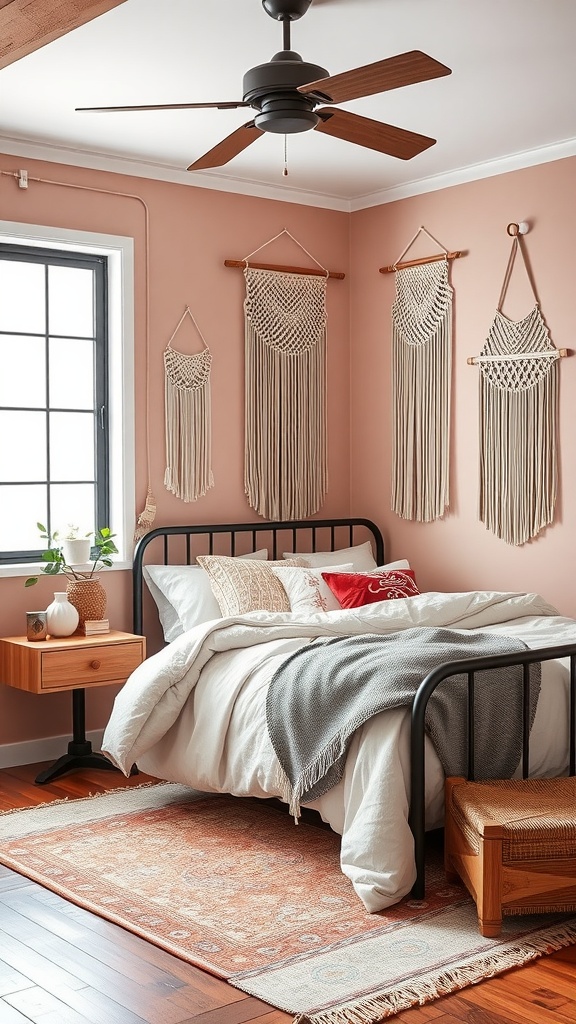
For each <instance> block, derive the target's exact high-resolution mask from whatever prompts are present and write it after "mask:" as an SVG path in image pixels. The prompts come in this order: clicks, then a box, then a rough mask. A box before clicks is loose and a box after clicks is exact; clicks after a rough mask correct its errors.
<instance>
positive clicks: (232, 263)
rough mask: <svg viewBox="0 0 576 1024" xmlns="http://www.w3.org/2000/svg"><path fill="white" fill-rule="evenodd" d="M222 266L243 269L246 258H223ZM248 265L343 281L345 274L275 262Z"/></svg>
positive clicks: (284, 272)
mask: <svg viewBox="0 0 576 1024" xmlns="http://www.w3.org/2000/svg"><path fill="white" fill-rule="evenodd" d="M224 266H225V267H240V269H241V270H244V268H245V266H246V260H224ZM248 266H249V267H252V268H253V269H254V270H278V271H280V273H282V274H312V275H314V277H333V278H335V279H336V280H337V281H343V280H344V278H345V277H346V274H343V273H341V271H339V270H329V271H328V272H326V271H324V270H320V269H319V268H315V267H314V268H307V267H282V266H279V264H277V263H248Z"/></svg>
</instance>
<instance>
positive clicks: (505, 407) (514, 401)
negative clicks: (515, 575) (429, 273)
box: [468, 224, 567, 545]
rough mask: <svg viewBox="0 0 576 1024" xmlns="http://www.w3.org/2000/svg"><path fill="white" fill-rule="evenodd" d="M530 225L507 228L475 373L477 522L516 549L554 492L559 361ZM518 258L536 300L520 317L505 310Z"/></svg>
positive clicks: (544, 514) (545, 514)
mask: <svg viewBox="0 0 576 1024" xmlns="http://www.w3.org/2000/svg"><path fill="white" fill-rule="evenodd" d="M522 229H525V230H527V225H526V226H525V225H524V224H522V225H520V226H519V225H518V224H509V225H508V233H509V234H511V235H513V241H512V249H511V252H510V257H509V259H508V265H507V267H506V272H505V275H504V283H503V286H502V291H501V293H500V299H499V301H498V306H497V308H496V313H495V316H494V320H493V321H492V326H491V327H490V331H489V333H488V337H487V339H486V342H485V344H484V347H483V349H482V351H481V353H480V355H479V356H475V357H471V358H470V359H468V362H469V363H477V364H478V365H479V368H480V374H479V378H480V379H479V385H480V395H479V398H480V509H479V515H480V520H481V521H482V522H483V523H484V525H485V526H486V528H487V529H488V530H490V531H491V532H492V533H494V534H496V536H497V537H500V538H501V539H502V540H504V541H506V543H507V544H515V545H520V544H524V543H526V541H528V540H530V538H531V537H535V536H536V535H537V534H538V533H539V532H540V530H542V529H544V527H545V526H548V525H549V524H550V523H551V522H552V521H553V519H554V509H555V504H556V494H557V475H558V460H557V409H558V368H557V360H558V357H559V356H561V355H566V354H567V352H566V350H565V349H556V348H555V347H554V346H553V344H552V342H551V340H550V335H549V332H548V328H547V326H546V324H545V322H544V318H543V316H542V313H541V312H540V307H539V303H538V298H537V295H536V290H535V288H534V284H533V282H532V277H531V274H530V270H529V268H528V264H527V262H526V257H525V255H524V252H523V248H522V245H521V243H520V233H525V232H524V230H522ZM518 253H520V255H521V257H522V260H523V262H524V268H525V270H526V273H527V275H528V280H529V283H530V288H531V290H532V293H533V295H534V306H533V307H532V309H531V310H530V312H529V313H528V314H527V315H526V316H525V317H523V319H521V320H510V319H508V317H506V316H505V315H504V313H503V312H502V305H503V302H504V298H505V295H506V291H507V288H508V284H509V281H510V276H511V273H512V268H513V266H514V261H515V257H516V255H517V254H518Z"/></svg>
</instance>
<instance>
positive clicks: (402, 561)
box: [377, 558, 410, 572]
mask: <svg viewBox="0 0 576 1024" xmlns="http://www.w3.org/2000/svg"><path fill="white" fill-rule="evenodd" d="M409 568H410V562H409V561H408V559H407V558H399V559H398V561H397V562H387V563H386V565H379V566H378V567H377V571H378V572H386V571H387V570H388V569H409Z"/></svg>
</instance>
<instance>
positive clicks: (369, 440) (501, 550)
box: [0, 155, 576, 745]
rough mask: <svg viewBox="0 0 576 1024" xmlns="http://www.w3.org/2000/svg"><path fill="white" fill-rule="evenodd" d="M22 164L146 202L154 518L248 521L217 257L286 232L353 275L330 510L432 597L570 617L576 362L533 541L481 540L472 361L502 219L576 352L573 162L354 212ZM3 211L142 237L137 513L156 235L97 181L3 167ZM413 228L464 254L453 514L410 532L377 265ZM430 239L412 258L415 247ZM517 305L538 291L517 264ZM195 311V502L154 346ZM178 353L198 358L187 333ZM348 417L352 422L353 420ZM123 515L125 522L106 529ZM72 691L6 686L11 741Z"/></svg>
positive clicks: (0, 623)
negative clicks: (202, 383)
mask: <svg viewBox="0 0 576 1024" xmlns="http://www.w3.org/2000/svg"><path fill="white" fill-rule="evenodd" d="M23 164H24V166H25V167H26V168H27V170H28V172H29V175H30V176H31V177H34V176H37V177H42V178H49V179H53V180H58V181H64V182H69V183H70V184H72V185H85V186H86V185H87V186H89V187H91V188H99V189H108V190H112V191H122V192H124V193H130V194H133V195H138V196H140V197H141V198H142V199H143V200H144V201H145V203H146V204H147V206H148V209H149V214H150V248H149V262H150V351H149V357H150V359H149V370H150V409H151V416H150V434H151V479H152V487H153V491H154V494H155V498H156V501H157V505H158V512H157V520H156V522H157V524H161V523H185V522H225V521H229V520H234V521H238V520H241V519H247V520H250V519H253V518H256V517H255V515H254V513H251V512H250V510H249V509H248V507H247V504H246V499H245V496H244V489H243V314H242V301H243V278H242V274H241V272H240V271H234V270H229V269H225V268H224V266H223V261H224V259H226V258H228V257H232V258H241V257H243V256H245V255H246V254H247V253H249V252H251V251H252V250H254V249H256V248H257V247H258V246H260V245H262V244H263V243H264V242H266V241H267V240H268V239H270V238H272V237H273V236H274V235H276V234H277V233H278V232H280V231H282V229H283V228H286V229H288V231H290V233H291V234H292V235H294V236H295V238H297V239H298V240H299V241H300V242H301V243H302V245H303V246H304V247H305V248H306V249H308V251H309V252H311V253H312V254H313V255H314V257H315V258H316V259H318V260H319V261H320V262H321V263H322V264H324V265H325V266H329V267H330V269H334V270H342V271H344V272H345V273H346V279H345V281H343V282H337V281H331V282H330V283H329V285H328V390H329V402H328V417H329V494H328V498H327V501H326V504H325V506H324V508H323V510H322V512H323V513H325V514H326V515H346V514H348V513H349V512H352V513H357V514H360V515H365V516H370V517H371V518H373V519H374V520H375V521H376V522H377V523H378V524H379V525H380V526H381V527H382V528H383V530H384V533H385V537H386V541H387V545H388V554H389V555H390V557H394V558H396V557H403V556H406V557H409V558H410V559H411V561H412V563H413V565H414V567H415V569H416V572H417V578H418V581H419V583H420V585H421V587H422V589H430V590H431V589H439V590H446V589H450V590H468V589H477V588H487V589H501V590H526V591H533V590H535V591H538V592H539V593H542V594H543V595H544V596H545V597H546V598H547V599H548V600H549V601H551V602H552V603H554V604H556V605H557V607H558V608H559V609H560V610H561V611H562V612H563V613H564V614H575V615H576V596H574V594H573V590H572V580H571V574H572V566H573V564H574V556H575V553H576V550H575V549H576V540H575V537H576V530H575V526H576V523H575V519H576V463H575V460H574V457H573V454H572V450H571V444H572V436H573V427H572V416H571V414H572V407H573V404H574V400H575V398H576V359H566V360H563V361H562V363H561V366H560V378H561V384H560V395H561V399H560V418H559V419H560V431H559V437H560V478H561V485H560V497H559V501H558V505H557V516H556V522H555V524H554V525H553V526H552V527H550V528H548V529H547V530H546V531H545V532H544V533H543V534H541V535H540V536H539V537H538V538H537V539H536V540H534V541H532V542H531V543H529V544H527V545H524V547H522V548H512V547H509V546H508V545H506V544H504V543H503V542H502V541H499V540H498V539H497V538H495V537H493V536H492V535H491V534H489V533H488V532H487V531H486V530H485V528H484V527H483V526H482V524H481V523H479V522H478V518H477V477H478V470H477V450H478V432H477V420H478V407H477V370H476V368H474V367H470V366H468V365H467V363H466V358H467V357H468V356H469V355H474V354H476V353H478V352H479V351H480V348H481V346H482V344H483V342H484V339H485V336H486V332H487V330H488V328H489V326H490V323H491V320H492V317H493V313H494V308H495V305H496V302H497V300H498V296H499V294H500V288H501V285H502V280H503V276H504V270H505V266H506V262H507V259H508V254H509V249H510V239H509V237H508V236H507V235H506V225H507V224H508V223H509V222H510V221H519V220H523V219H526V220H528V221H529V222H530V225H531V230H530V233H529V234H528V235H527V236H526V238H525V241H526V247H527V252H528V254H529V258H530V263H531V266H532V269H533V272H534V276H535V280H536V284H537V288H538V294H539V298H540V302H541V307H542V311H543V313H544V316H545V318H546V320H547V323H548V326H549V328H550V330H551V336H552V339H553V341H554V343H555V344H556V346H557V347H559V348H562V347H568V348H570V347H571V345H572V344H573V342H572V335H573V331H574V327H573V325H574V303H573V297H572V296H573V290H574V279H575V262H576V260H575V258H574V255H573V250H572V238H573V237H574V236H575V229H576V209H575V207H574V204H573V202H572V195H573V190H574V181H575V177H576V161H575V160H572V159H570V160H563V161H559V162H557V163H551V164H545V165H541V166H539V167H535V168H530V169H527V170H522V171H518V172H515V173H510V174H506V175H501V176H499V177H494V178H490V179H486V180H483V181H479V182H475V183H472V184H467V185H460V186H457V187H454V188H450V189H445V190H443V191H438V192H432V193H429V194H427V195H424V196H420V197H415V198H412V199H407V200H402V201H400V202H396V203H391V204H387V205H383V206H381V207H377V208H372V209H368V210H364V211H360V212H357V213H354V214H352V215H348V214H345V213H338V212H334V211H328V210H321V209H316V208H312V207H304V206H299V205H296V204H291V203H280V202H276V201H272V200H265V199H257V198H250V197H245V196H236V195H232V194H229V193H223V192H215V191H210V190H208V189H198V188H191V187H187V186H180V185H174V184H170V183H165V182H158V181H151V180H148V179H143V178H131V177H128V176H122V175H115V174H110V173H105V172H97V171H92V170H84V169H81V168H75V167H68V166H63V165H58V164H49V163H41V162H38V161H32V160H26V161H23V160H22V158H17V159H15V158H13V157H10V156H6V155H4V156H2V155H0V170H5V171H13V170H14V169H15V168H18V167H20V166H22V165H23ZM0 186H1V187H0V219H2V220H9V221H21V222H25V223H31V224H44V225H54V226H57V227H64V228H76V229H80V230H83V231H96V232H104V233H110V234H120V235H129V236H132V237H133V238H134V240H135V260H136V325H135V328H136V384H135V389H136V395H135V398H136V437H137V477H136V490H137V508H136V509H135V510H134V513H135V515H136V513H137V512H139V511H141V509H142V507H143V504H144V500H145V495H146V486H147V469H146V444H145V438H146V430H145V409H146V403H145V393H146V345H145V337H146V334H145V245H144V239H145V234H144V216H143V209H144V208H143V206H142V203H140V202H137V201H136V200H129V199H126V198H118V197H116V196H111V195H100V194H99V193H92V192H89V191H83V190H76V189H73V188H62V187H57V186H53V185H47V184H37V183H34V182H31V184H30V187H29V189H28V190H26V191H24V190H21V189H19V188H18V187H17V185H16V183H15V182H13V181H12V180H11V179H9V178H6V177H0ZM419 225H424V226H425V227H426V228H427V229H428V231H430V232H431V233H432V234H433V235H434V236H435V237H436V238H438V239H440V241H441V242H442V243H443V244H444V245H445V246H446V247H448V248H450V249H464V250H466V251H467V255H466V256H465V258H463V259H460V260H456V261H455V262H454V263H453V264H452V271H451V279H452V284H453V286H454V289H455V297H454V310H455V321H454V326H455V330H454V388H453V423H452V461H451V507H450V510H449V512H448V514H447V515H446V516H445V517H444V519H443V520H441V521H438V522H435V523H431V524H418V523H411V522H406V521H403V520H400V519H399V518H398V517H397V516H395V515H393V514H392V513H391V512H390V441H389V439H390V422H391V421H390V379H389V362H390V306H391V303H392V300H393V291H394V278H393V275H382V274H379V273H378V268H379V267H380V266H382V265H384V264H387V263H390V262H392V261H394V260H395V259H396V258H397V257H398V256H399V254H400V253H401V252H402V250H403V249H404V247H405V246H406V245H407V243H408V242H409V240H410V238H411V237H412V235H413V234H414V233H415V231H416V230H417V228H418V226H419ZM430 244H431V243H428V242H426V241H422V242H421V241H419V242H418V243H417V244H416V245H415V246H414V247H413V248H412V249H411V250H410V255H423V254H426V253H427V252H429V251H430ZM261 258H262V259H265V261H266V262H268V261H270V262H287V263H296V264H303V265H305V266H313V263H311V262H310V261H308V259H307V257H305V255H304V254H303V253H302V252H301V251H300V250H299V249H298V247H297V246H296V245H295V243H294V242H292V241H291V240H290V239H289V238H287V237H286V236H284V237H283V238H282V239H280V240H278V241H276V242H274V243H273V245H272V246H270V247H268V248H267V249H265V250H264V252H263V253H262V254H261ZM509 298H510V303H509V305H508V306H507V307H505V310H506V312H508V313H509V315H511V316H514V317H516V316H521V315H523V313H525V312H526V311H527V309H528V308H529V306H530V305H531V303H532V298H531V295H530V293H529V291H528V290H527V287H526V282H525V280H524V279H523V272H522V270H521V269H519V268H518V266H517V268H516V270H515V274H514V277H513V286H512V288H511V291H510V294H509ZM186 304H188V305H189V306H190V308H191V309H192V312H193V314H194V316H195V318H196V320H197V322H198V324H199V326H200V328H201V330H202V333H203V334H204V337H205V338H206V340H207V342H208V344H209V346H210V348H211V350H212V353H213V357H214V362H213V373H212V405H213V419H212V425H213V469H214V477H215V487H214V489H213V490H211V491H210V492H209V493H208V494H207V495H206V497H204V498H202V499H200V500H199V501H198V502H197V503H195V504H193V505H185V504H183V503H182V502H181V501H179V499H177V498H175V497H174V496H173V495H170V494H169V493H168V492H167V491H166V490H165V489H164V487H163V483H162V480H163V474H164V435H163V431H164V420H163V402H164V398H163V376H162V353H163V350H164V347H165V345H166V343H167V341H168V338H169V337H170V335H171V334H172V331H173V330H174V327H175V326H176V323H177V322H178V320H179V318H180V316H181V314H182V312H183V310H184V307H185V305H186ZM174 344H175V347H180V348H182V349H183V350H185V351H195V350H196V348H197V347H198V343H197V341H196V337H195V335H194V333H193V332H192V331H191V330H190V329H189V328H187V329H186V330H185V331H184V332H183V333H181V334H179V335H178V339H177V341H175V342H174ZM350 425H351V426H350ZM112 525H113V524H112ZM105 584H106V589H107V591H108V600H109V608H108V611H109V617H110V619H111V622H112V624H113V626H115V627H117V628H120V629H130V624H131V620H130V599H131V592H130V574H129V572H128V571H115V572H111V573H109V574H107V575H106V577H105ZM54 589H55V588H54V586H53V585H52V583H51V582H50V580H48V579H42V580H41V581H40V583H39V584H38V585H37V587H36V589H35V591H34V603H35V605H36V606H37V607H43V606H44V607H45V606H46V605H47V604H48V603H49V601H50V600H51V597H52V593H53V590H54ZM30 597H31V592H30V591H24V588H23V580H22V578H8V579H6V578H0V634H2V635H12V634H21V633H22V632H23V629H24V612H25V611H26V609H27V607H28V605H29V601H30ZM113 697H114V691H113V688H109V689H107V688H102V689H100V690H97V691H94V692H92V693H90V694H89V698H88V701H87V726H88V728H89V729H96V728H99V727H102V726H103V725H104V724H105V722H106V720H107V717H108V714H109V710H110V707H111V703H112V700H113ZM69 725H70V696H69V694H53V695H50V696H46V697H36V696H34V695H30V694H26V693H20V692H18V691H16V690H12V689H10V688H9V687H0V745H1V744H7V743H17V742H22V741H25V740H32V739H35V738H43V737H46V736H52V735H59V734H66V733H67V732H68V731H69Z"/></svg>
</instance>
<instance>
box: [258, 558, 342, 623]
mask: <svg viewBox="0 0 576 1024" xmlns="http://www.w3.org/2000/svg"><path fill="white" fill-rule="evenodd" d="M327 568H328V569H330V571H331V572H351V570H352V565H351V564H350V563H348V564H347V565H331V566H321V567H319V568H318V569H304V568H300V567H294V568H291V567H288V566H283V565H282V566H274V567H273V568H272V572H273V573H274V575H275V576H277V577H278V579H279V580H280V583H281V584H282V586H283V587H284V590H285V591H286V593H287V595H288V600H289V601H290V611H291V612H300V613H301V614H303V615H309V614H311V613H313V612H334V611H337V610H338V609H340V608H341V607H342V605H341V604H340V602H339V600H338V598H337V597H335V596H334V594H333V593H332V591H331V590H330V587H329V586H328V584H327V583H326V582H325V581H324V580H323V579H322V569H324V571H326V569H327Z"/></svg>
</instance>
